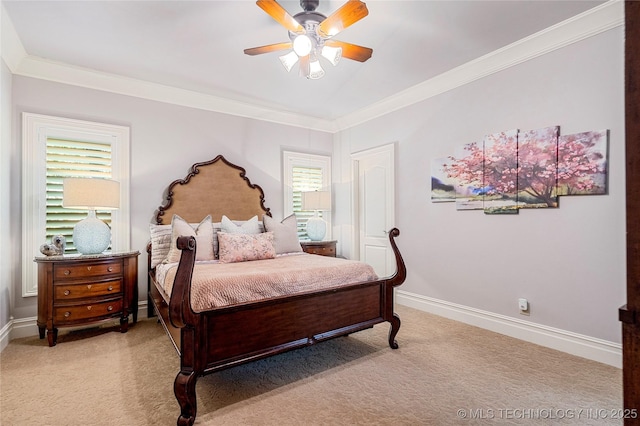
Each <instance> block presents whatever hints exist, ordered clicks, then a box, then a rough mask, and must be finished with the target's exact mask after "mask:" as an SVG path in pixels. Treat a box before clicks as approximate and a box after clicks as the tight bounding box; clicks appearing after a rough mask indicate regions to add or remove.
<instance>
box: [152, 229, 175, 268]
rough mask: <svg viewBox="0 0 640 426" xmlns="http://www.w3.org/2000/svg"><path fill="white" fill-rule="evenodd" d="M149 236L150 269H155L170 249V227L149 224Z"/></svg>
mask: <svg viewBox="0 0 640 426" xmlns="http://www.w3.org/2000/svg"><path fill="white" fill-rule="evenodd" d="M149 234H150V236H151V267H152V268H155V267H156V266H158V264H160V263H162V261H163V260H164V259H165V258H166V257H167V255H168V254H169V248H171V225H156V224H154V223H150V224H149Z"/></svg>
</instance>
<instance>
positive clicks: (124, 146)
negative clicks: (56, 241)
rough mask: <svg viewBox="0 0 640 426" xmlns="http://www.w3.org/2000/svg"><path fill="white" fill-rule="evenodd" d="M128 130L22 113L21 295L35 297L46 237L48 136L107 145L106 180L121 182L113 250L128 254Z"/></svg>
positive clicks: (112, 238)
mask: <svg viewBox="0 0 640 426" xmlns="http://www.w3.org/2000/svg"><path fill="white" fill-rule="evenodd" d="M129 135H130V129H129V127H126V126H118V125H113V124H105V123H97V122H92V121H84V120H76V119H70V118H62V117H53V116H47V115H40V114H33V113H28V112H23V113H22V212H23V220H22V297H30V296H37V295H38V285H37V283H38V279H37V272H38V271H37V265H36V264H35V262H33V258H34V257H35V256H42V253H40V250H39V248H40V246H41V245H42V244H44V243H49V241H45V239H46V164H47V160H46V151H47V147H46V144H47V139H48V138H71V139H78V140H86V141H89V142H98V143H108V144H110V145H111V160H112V168H111V177H112V179H114V180H117V181H119V182H120V208H119V209H118V210H114V211H112V215H111V249H112V251H114V252H115V251H128V250H130V244H131V242H130V205H129V184H130V173H129V166H130V154H129V145H130V140H129V139H130V136H129Z"/></svg>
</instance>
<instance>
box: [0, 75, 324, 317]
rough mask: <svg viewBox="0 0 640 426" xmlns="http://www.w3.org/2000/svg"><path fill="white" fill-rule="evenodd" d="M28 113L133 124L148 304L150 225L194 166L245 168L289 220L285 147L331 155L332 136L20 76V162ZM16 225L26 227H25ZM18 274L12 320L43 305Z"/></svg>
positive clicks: (138, 230)
mask: <svg viewBox="0 0 640 426" xmlns="http://www.w3.org/2000/svg"><path fill="white" fill-rule="evenodd" d="M25 111H26V112H33V113H39V114H47V115H54V116H60V117H68V118H76V119H82V120H90V121H98V122H104V123H111V124H118V125H125V126H130V128H131V182H132V186H131V228H132V229H131V249H132V250H139V251H140V252H141V256H140V258H139V275H138V287H139V290H140V300H141V301H146V294H147V270H146V265H147V254H146V244H147V241H148V239H149V227H148V226H149V223H150V222H151V220H152V217H153V213H154V211H155V209H156V208H157V207H158V206H159V205H160V204H161V203H162V201H163V200H162V194H163V191H164V189H165V188H166V187H167V185H168V184H169V183H171V182H172V181H173V180H175V179H182V178H184V177H185V176H186V174H187V173H188V171H189V168H190V167H191V165H192V164H194V163H196V162H201V161H206V160H210V159H212V158H214V157H215V156H216V155H218V154H222V155H224V156H225V158H226V159H227V160H229V161H231V162H232V163H235V164H238V165H240V166H242V167H244V168H245V169H246V171H247V177H248V178H249V179H251V181H252V182H253V183H257V184H259V185H260V186H261V187H262V188H263V190H264V192H265V205H266V206H267V207H270V208H271V212H272V213H273V216H274V218H282V212H283V199H282V184H281V182H282V180H281V167H280V163H281V156H282V154H281V151H282V149H284V148H287V149H294V150H298V151H303V152H312V153H323V154H331V150H332V135H331V134H329V133H323V132H318V131H313V130H305V129H302V128H298V127H290V126H284V125H280V124H273V123H268V122H264V121H258V120H253V119H247V118H242V117H236V116H231V115H226V114H219V113H215V112H210V111H203V110H198V109H194V108H187V107H181V106H176V105H170V104H165V103H160V102H155V101H148V100H143V99H139V98H134V97H129V96H123V95H117V94H111V93H106V92H101V91H97V90H91V89H84V88H80V87H75V86H70V85H65V84H59V83H52V82H49V81H44V80H39V79H33V78H27V77H21V76H14V77H13V133H12V134H13V136H12V138H13V139H12V149H13V151H14V155H16V154H17V156H16V158H20V152H21V151H20V150H21V140H22V139H21V138H22V135H21V113H22V112H25ZM19 164H20V163H19V161H18V162H15V163H14V167H13V168H12V172H11V173H12V175H11V176H12V181H11V190H12V191H14V192H15V193H16V194H20V173H21V168H20V165H19ZM3 204H4V203H3ZM19 209H20V199H19V198H18V199H17V200H14V201H13V212H12V213H13V214H12V218H21V217H22V215H21V212H20V210H19ZM18 220H19V219H17V220H16V222H18ZM11 226H12V227H15V229H20V227H21V224H20V223H15V222H14V223H12V225H11ZM15 253H19V250H17V251H16V252H15ZM16 256H19V255H17V254H16ZM15 273H16V274H18V277H17V279H15V280H14V281H13V291H14V293H15V294H16V296H15V307H14V309H13V315H14V317H16V318H33V317H35V316H36V313H37V300H36V298H35V297H29V298H23V297H21V294H22V290H21V279H20V265H18V267H17V271H16V272H15ZM142 314H143V315H145V314H146V313H144V312H143V313H142Z"/></svg>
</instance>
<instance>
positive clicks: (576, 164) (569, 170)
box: [558, 130, 609, 195]
mask: <svg viewBox="0 0 640 426" xmlns="http://www.w3.org/2000/svg"><path fill="white" fill-rule="evenodd" d="M608 136H609V132H608V131H607V130H601V131H597V132H595V131H592V132H584V133H576V134H574V135H566V136H560V138H559V140H558V195H598V194H606V193H607V149H608V143H607V142H608V139H609V138H608Z"/></svg>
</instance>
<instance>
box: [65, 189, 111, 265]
mask: <svg viewBox="0 0 640 426" xmlns="http://www.w3.org/2000/svg"><path fill="white" fill-rule="evenodd" d="M62 185H63V197H62V207H65V208H72V209H88V210H89V214H88V215H87V217H86V218H85V219H83V220H81V221H80V222H78V223H76V226H74V227H73V245H74V246H75V248H76V250H78V252H80V253H82V254H98V253H102V252H103V251H105V250H106V249H107V247H109V243H110V242H111V229H110V228H109V226H108V225H107V224H106V223H104V222H103V221H102V220H100V219H98V218H97V217H96V209H97V210H115V209H117V208H119V207H120V183H119V182H117V181H115V180H111V179H98V178H95V179H92V178H66V179H64V180H63V181H62Z"/></svg>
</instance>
